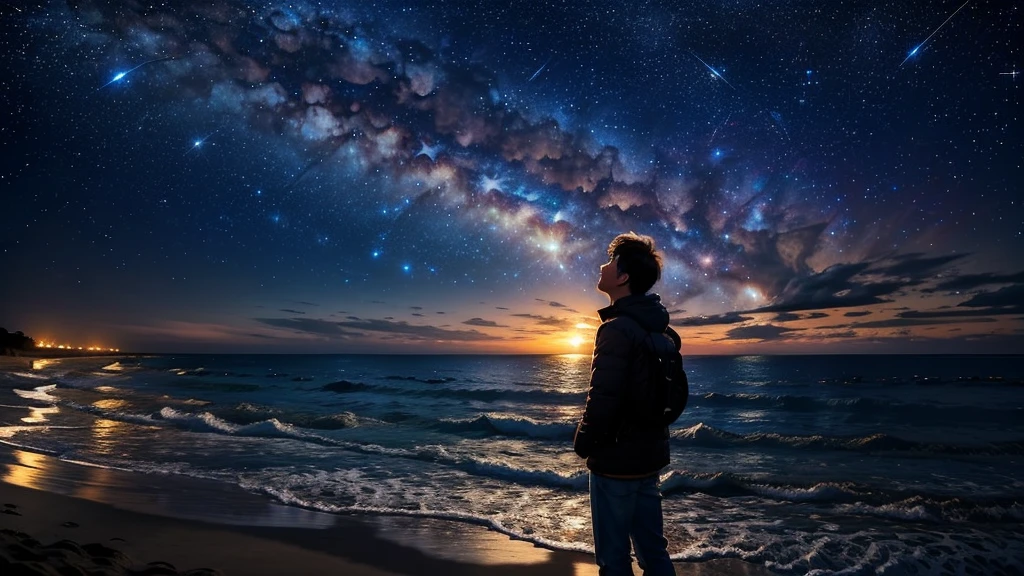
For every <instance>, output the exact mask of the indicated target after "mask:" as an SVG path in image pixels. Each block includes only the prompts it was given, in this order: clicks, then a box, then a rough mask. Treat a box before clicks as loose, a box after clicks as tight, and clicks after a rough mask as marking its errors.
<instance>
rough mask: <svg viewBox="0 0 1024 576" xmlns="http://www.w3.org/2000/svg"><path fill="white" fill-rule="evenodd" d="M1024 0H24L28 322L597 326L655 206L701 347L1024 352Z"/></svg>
mask: <svg viewBox="0 0 1024 576" xmlns="http://www.w3.org/2000/svg"><path fill="white" fill-rule="evenodd" d="M1022 12H1024V10H1022V9H1021V3H1020V2H1014V1H1012V0H1004V1H986V0H976V1H968V2H966V3H964V2H963V0H956V1H952V2H950V1H946V0H935V1H914V2H910V1H894V2H875V1H867V0H864V1H856V2H854V1H835V2H832V1H829V2H808V1H788V0H780V1H772V2H754V1H750V0H736V1H724V2H723V1H701V2H681V1H670V0H664V1H662V0H651V1H636V2H633V1H630V2H625V1H611V0H572V1H561V0H545V1H544V2H539V1H537V2H517V1H515V0H512V1H509V0H504V1H490V0H484V1H473V2H470V1H447V2H446V1H431V0H384V1H377V2H371V1H359V2H354V1H349V2H341V1H338V2H335V1H330V0H327V1H323V2H319V3H309V2H281V3H278V2H257V3H243V2H234V1H224V0H219V1H218V0H212V1H210V0H202V1H194V0H184V1H173V2H172V1H167V2H127V1H126V2H118V1H106V2H90V1H72V2H52V3H45V4H41V3H39V2H29V3H26V2H16V1H13V0H12V1H11V2H0V30H2V32H0V57H2V60H0V62H2V63H3V67H4V71H3V75H2V78H3V79H2V83H0V146H2V149H0V190H2V203H0V205H2V209H0V212H2V213H0V270H2V271H3V282H2V285H3V286H2V289H0V290H2V292H0V326H3V327H4V328H6V329H8V330H11V331H13V330H22V331H24V332H25V333H27V334H29V335H31V336H33V337H35V338H36V339H38V340H43V341H54V342H57V343H68V344H71V345H75V346H79V345H81V346H89V345H102V346H116V347H119V348H120V349H122V350H132V351H152V352H413V353H415V352H424V353H432V352H512V353H516V352H559V353H561V352H582V353H589V352H590V351H591V347H592V341H593V337H594V330H595V329H596V326H597V324H598V320H597V318H596V314H595V310H596V309H597V308H599V307H602V306H605V305H607V298H606V297H605V296H604V295H602V294H600V293H598V292H597V291H596V289H595V284H596V282H597V279H598V267H599V266H600V265H601V264H603V263H604V262H605V261H606V260H607V257H606V254H605V250H606V247H607V245H608V242H609V241H610V240H611V239H612V238H613V237H614V236H615V235H616V234H618V233H621V232H626V231H630V230H632V231H636V232H638V233H642V234H648V235H650V236H652V237H654V238H655V240H656V242H657V244H658V245H659V247H660V248H661V249H662V250H664V254H665V260H666V267H665V271H664V274H663V278H662V280H661V282H659V283H658V284H657V285H655V288H654V291H655V292H657V293H659V294H661V296H662V298H663V300H664V301H665V303H666V305H667V307H668V308H669V310H670V311H671V312H672V316H673V325H674V326H676V327H677V328H678V329H679V330H680V331H681V333H682V335H683V337H684V340H685V342H686V350H685V352H687V353H690V354H703V353H723V354H732V353H891V352H907V353H949V352H963V353H979V352H986V353H988V352H1002V353H1005V352H1017V353H1020V352H1024V205H1022V201H1024V194H1022V188H1024V185H1022V182H1024V170H1022V162H1024V159H1022V158H1024V145H1022V144H1024V142H1022V138H1021V125H1020V121H1021V118H1020V116H1021V100H1022V98H1021V94H1022V93H1024V77H1021V75H1020V73H1021V72H1024V53H1022V50H1021V47H1022V39H1024V25H1022V23H1024V14H1022Z"/></svg>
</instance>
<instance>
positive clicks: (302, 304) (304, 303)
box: [295, 300, 319, 306]
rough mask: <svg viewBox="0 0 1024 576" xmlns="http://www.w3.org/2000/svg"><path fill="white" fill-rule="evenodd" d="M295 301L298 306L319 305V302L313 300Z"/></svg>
mask: <svg viewBox="0 0 1024 576" xmlns="http://www.w3.org/2000/svg"><path fill="white" fill-rule="evenodd" d="M295 303H296V304H299V305H300V306H319V304H315V303H313V302H304V301H302V300H296V301H295Z"/></svg>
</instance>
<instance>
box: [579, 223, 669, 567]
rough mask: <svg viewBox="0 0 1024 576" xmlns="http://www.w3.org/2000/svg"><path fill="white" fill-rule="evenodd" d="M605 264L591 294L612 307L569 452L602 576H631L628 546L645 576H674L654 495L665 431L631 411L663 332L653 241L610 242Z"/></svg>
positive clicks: (625, 238)
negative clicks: (578, 465) (585, 477)
mask: <svg viewBox="0 0 1024 576" xmlns="http://www.w3.org/2000/svg"><path fill="white" fill-rule="evenodd" d="M608 256H609V261H608V262H607V263H606V264H604V265H603V266H601V278H600V280H599V281H598V283H597V289H598V290H600V291H601V292H604V293H605V294H607V295H608V299H609V300H610V301H611V305H610V306H608V307H606V308H602V309H601V310H599V311H598V314H599V315H600V317H601V321H602V324H601V326H600V327H599V328H598V329H597V339H596V343H595V346H594V358H593V362H592V364H591V375H590V390H589V391H588V393H587V407H586V410H585V411H584V414H583V417H582V418H581V419H580V422H579V425H578V426H577V428H576V437H575V439H574V441H573V449H574V450H575V451H576V453H577V454H578V455H580V456H581V457H584V458H586V459H587V468H589V469H590V512H591V517H592V522H593V527H594V549H595V551H596V555H597V565H598V568H599V573H600V574H601V576H620V575H632V574H633V569H632V561H631V559H630V554H629V552H630V540H632V542H633V548H634V549H635V551H636V557H637V561H638V563H639V564H640V567H641V568H642V569H643V571H644V574H645V575H646V576H664V575H674V574H675V568H674V567H673V565H672V561H671V560H670V559H669V556H668V550H667V548H668V541H667V540H666V539H665V536H664V533H663V519H662V512H661V492H660V491H659V490H658V473H659V471H660V470H661V469H662V468H664V467H665V466H667V465H668V462H669V443H668V438H669V437H668V426H667V425H666V424H665V423H664V422H660V421H652V419H650V418H640V417H639V416H638V415H637V414H636V412H638V410H635V409H634V408H635V407H634V406H631V405H630V404H631V400H632V398H633V397H631V395H630V392H631V391H633V390H638V389H641V388H643V387H646V386H647V385H648V379H649V374H650V372H651V370H650V363H649V362H648V361H645V360H644V348H643V346H644V340H645V339H646V338H647V336H648V334H649V333H651V332H653V333H655V336H657V337H659V338H660V337H662V336H661V333H662V332H664V331H665V329H666V327H667V326H668V321H669V315H668V311H667V310H666V309H665V307H664V306H663V305H662V304H661V297H660V296H658V295H657V294H647V291H648V290H650V289H651V287H652V286H653V285H654V283H655V282H657V281H658V280H659V279H660V278H661V256H660V255H659V254H658V252H657V251H655V249H654V240H653V239H651V238H650V237H648V236H640V235H638V234H635V233H632V232H630V233H629V234H620V235H619V236H617V237H616V238H615V239H614V240H612V243H611V244H610V245H609V246H608ZM676 347H677V348H678V343H676ZM631 409H632V410H631ZM648 413H649V412H648ZM655 420H656V419H655Z"/></svg>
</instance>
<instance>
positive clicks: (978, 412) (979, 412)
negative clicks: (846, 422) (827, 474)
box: [691, 392, 1020, 424]
mask: <svg viewBox="0 0 1024 576" xmlns="http://www.w3.org/2000/svg"><path fill="white" fill-rule="evenodd" d="M691 400H692V403H693V405H695V406H705V407H709V408H721V409H725V410H732V409H738V410H751V409H755V410H756V409H761V410H766V409H770V410H781V411H784V412H814V413H836V412H840V413H844V412H845V413H847V414H849V415H850V417H853V418H856V417H859V416H863V417H869V418H871V419H877V418H879V417H880V416H883V415H885V416H895V417H898V418H899V420H900V421H902V422H908V423H930V422H940V423H947V422H951V421H955V422H986V423H993V422H1006V423H1008V424H1009V423H1016V422H1017V421H1018V419H1019V417H1020V414H1019V413H1018V412H1019V411H1018V410H1017V409H1016V407H1015V406H1014V407H1008V408H1007V409H997V408H985V407H979V406H962V405H961V406H948V405H947V406H941V405H938V406H937V405H933V404H908V403H902V402H893V401H891V400H878V399H874V398H865V397H859V398H817V397H813V396H799V395H790V394H748V393H736V394H721V393H717V392H709V393H707V394H703V395H699V396H696V397H694V398H692V399H691Z"/></svg>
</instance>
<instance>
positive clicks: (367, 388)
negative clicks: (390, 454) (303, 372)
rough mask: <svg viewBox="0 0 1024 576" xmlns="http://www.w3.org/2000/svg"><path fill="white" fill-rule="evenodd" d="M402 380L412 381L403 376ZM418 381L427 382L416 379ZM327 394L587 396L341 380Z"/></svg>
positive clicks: (491, 398) (551, 399) (537, 399)
mask: <svg viewBox="0 0 1024 576" xmlns="http://www.w3.org/2000/svg"><path fill="white" fill-rule="evenodd" d="M401 379H402V380H407V381H409V380H412V378H405V377H402V378H401ZM416 381H417V382H419V383H423V382H425V381H423V380H419V379H416ZM320 390H323V391H325V392H334V393H338V394H348V393H355V392H368V393H373V394H385V395H396V396H415V397H422V398H454V399H460V400H476V401H481V402H495V401H499V400H504V401H516V402H533V403H573V404H578V403H582V401H583V398H584V397H585V396H586V393H585V392H563V391H559V390H539V389H534V390H510V389H508V388H498V389H495V388H464V387H455V386H433V387H429V388H423V387H418V388H413V387H410V388H402V387H397V386H386V385H384V386H381V385H377V384H367V383H365V382H352V381H349V380H339V381H337V382H331V383H329V384H325V385H323V386H321V387H320Z"/></svg>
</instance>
